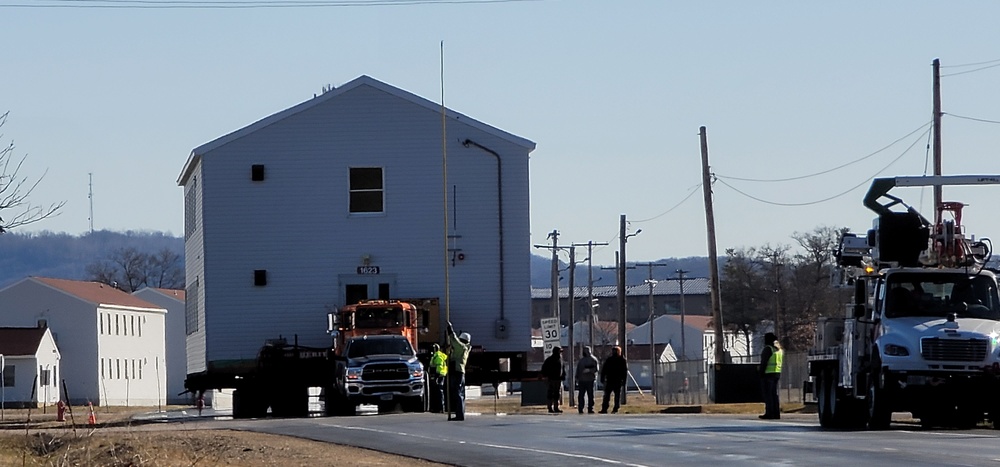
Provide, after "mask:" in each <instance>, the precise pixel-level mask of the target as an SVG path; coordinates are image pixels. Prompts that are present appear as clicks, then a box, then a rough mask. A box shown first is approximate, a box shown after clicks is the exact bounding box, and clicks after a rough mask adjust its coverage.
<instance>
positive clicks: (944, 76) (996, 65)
mask: <svg viewBox="0 0 1000 467" xmlns="http://www.w3.org/2000/svg"><path fill="white" fill-rule="evenodd" d="M998 66H1000V63H996V64H993V65H987V66H984V67H980V68H975V69H972V70H965V71H956V72H954V73H948V74H947V75H941V77H942V78H947V77H949V76H958V75H964V74H968V73H975V72H977V71H983V70H986V69H990V68H996V67H998Z"/></svg>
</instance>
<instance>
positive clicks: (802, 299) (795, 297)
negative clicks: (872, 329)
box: [719, 226, 853, 350]
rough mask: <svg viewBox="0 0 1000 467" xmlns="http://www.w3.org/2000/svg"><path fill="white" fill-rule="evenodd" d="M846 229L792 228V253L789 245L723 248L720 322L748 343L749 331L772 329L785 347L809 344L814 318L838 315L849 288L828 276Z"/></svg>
mask: <svg viewBox="0 0 1000 467" xmlns="http://www.w3.org/2000/svg"><path fill="white" fill-rule="evenodd" d="M847 230H848V229H846V228H835V227H826V226H820V227H816V228H815V229H813V230H812V231H811V232H805V233H803V232H796V233H794V234H793V235H792V238H793V239H794V240H795V242H796V243H797V244H798V246H799V247H800V250H799V251H797V252H793V251H792V247H791V245H774V246H772V245H763V246H758V247H741V248H729V249H727V250H726V258H725V261H724V265H723V266H722V268H721V277H720V284H719V289H720V290H719V292H720V295H721V299H722V312H723V325H724V326H725V327H726V328H727V329H731V330H735V331H737V332H739V333H741V334H743V337H744V338H745V339H747V340H748V341H749V339H750V335H751V333H753V334H759V333H761V332H764V331H765V330H771V329H773V330H774V332H775V334H777V335H778V338H779V339H780V340H781V343H782V344H783V345H784V347H785V348H786V349H789V350H804V349H808V348H810V347H812V344H813V335H814V333H815V329H816V321H817V318H819V317H820V316H840V315H842V314H843V313H844V312H845V308H844V306H845V304H846V303H847V301H848V300H849V299H850V297H851V294H852V292H853V291H852V290H847V289H845V288H843V287H839V286H838V285H839V284H836V283H835V282H834V281H833V280H832V279H831V278H832V277H835V275H834V272H835V269H836V259H835V257H834V252H835V251H836V249H837V247H838V245H839V243H840V237H841V236H842V235H843V233H844V232H846V231H847ZM762 328H769V329H762Z"/></svg>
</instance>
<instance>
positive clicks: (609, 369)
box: [601, 346, 628, 413]
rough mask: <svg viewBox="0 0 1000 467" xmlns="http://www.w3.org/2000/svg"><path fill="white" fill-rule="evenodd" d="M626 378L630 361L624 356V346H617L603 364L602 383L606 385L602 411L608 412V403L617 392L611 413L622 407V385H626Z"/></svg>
mask: <svg viewBox="0 0 1000 467" xmlns="http://www.w3.org/2000/svg"><path fill="white" fill-rule="evenodd" d="M625 378H628V362H626V361H625V357H622V348H621V347H618V346H615V348H614V349H612V352H611V356H610V357H608V358H607V359H606V360H604V365H602V366H601V384H603V385H604V402H603V403H602V404H601V413H608V403H609V402H611V393H614V394H615V408H614V410H612V411H611V413H618V409H619V408H620V407H621V397H622V387H623V386H625Z"/></svg>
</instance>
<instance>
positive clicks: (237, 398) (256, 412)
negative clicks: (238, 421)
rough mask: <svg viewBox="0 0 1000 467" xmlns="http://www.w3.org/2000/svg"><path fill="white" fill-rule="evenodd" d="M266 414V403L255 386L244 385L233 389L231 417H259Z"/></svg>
mask: <svg viewBox="0 0 1000 467" xmlns="http://www.w3.org/2000/svg"><path fill="white" fill-rule="evenodd" d="M266 415H267V403H266V402H265V401H264V397H263V394H262V393H261V391H259V390H258V389H257V388H253V387H250V386H244V387H241V388H239V389H236V390H235V391H233V418H260V417H264V416H266Z"/></svg>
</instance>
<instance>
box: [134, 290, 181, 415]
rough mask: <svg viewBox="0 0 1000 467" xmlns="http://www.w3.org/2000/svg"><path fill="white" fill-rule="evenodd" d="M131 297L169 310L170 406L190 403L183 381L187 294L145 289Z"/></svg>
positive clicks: (167, 334)
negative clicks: (185, 295)
mask: <svg viewBox="0 0 1000 467" xmlns="http://www.w3.org/2000/svg"><path fill="white" fill-rule="evenodd" d="M132 295H134V296H136V297H139V298H141V299H143V300H145V301H147V302H149V303H152V304H154V305H156V306H158V307H160V308H163V309H165V310H167V316H166V352H167V356H166V359H167V362H166V365H167V403H168V404H189V403H191V402H192V396H191V395H190V394H186V395H183V396H182V395H181V393H183V392H184V378H185V377H186V376H187V350H186V345H187V344H186V340H187V339H186V336H185V335H184V291H183V290H177V289H161V288H157V287H144V288H142V289H139V290H137V291H135V292H132Z"/></svg>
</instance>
